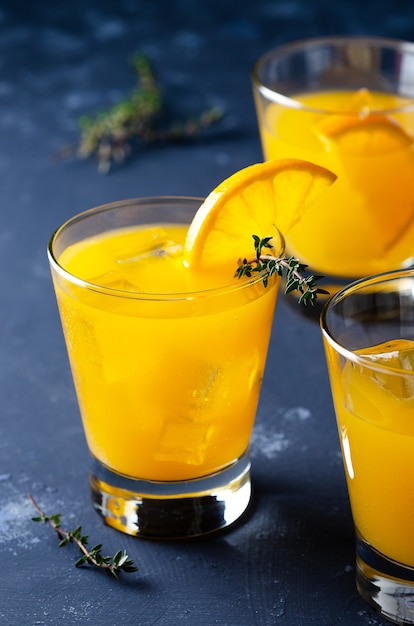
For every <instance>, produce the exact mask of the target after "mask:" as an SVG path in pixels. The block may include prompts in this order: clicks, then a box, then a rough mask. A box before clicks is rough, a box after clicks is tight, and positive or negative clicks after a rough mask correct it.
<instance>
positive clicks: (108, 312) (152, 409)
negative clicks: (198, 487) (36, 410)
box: [54, 224, 277, 481]
mask: <svg viewBox="0 0 414 626" xmlns="http://www.w3.org/2000/svg"><path fill="white" fill-rule="evenodd" d="M186 230H187V228H186V227H184V226H173V225H168V224H167V225H161V226H159V225H154V226H149V227H148V228H146V229H141V230H140V229H136V230H124V231H114V232H111V233H109V234H106V235H104V236H102V235H101V236H99V237H95V238H91V239H88V240H86V241H83V242H81V243H78V244H75V245H74V246H72V247H69V248H68V249H67V250H66V251H65V252H64V253H63V254H62V256H61V257H60V259H59V263H60V265H61V266H62V267H64V268H65V269H66V270H67V271H69V272H70V273H71V274H73V275H75V276H77V277H79V278H81V279H83V280H86V281H88V282H90V283H94V284H96V285H101V286H105V289H102V288H99V287H96V288H91V287H88V288H87V287H85V286H82V285H81V284H76V283H73V282H71V281H68V280H66V279H65V278H64V277H62V276H59V275H58V274H56V273H55V275H54V282H55V289H56V294H57V299H58V304H59V308H60V313H61V319H62V324H63V328H64V332H65V337H66V342H67V347H68V352H69V357H70V362H71V368H72V372H73V377H74V381H75V386H76V389H77V394H78V399H79V404H80V408H81V413H82V418H83V423H84V428H85V432H86V437H87V440H88V445H89V448H90V450H91V452H92V454H93V455H94V456H95V457H96V458H98V459H99V460H100V461H101V462H102V463H103V464H104V465H106V466H107V467H109V468H110V469H112V470H114V471H116V472H118V473H120V474H123V475H126V476H130V477H135V478H143V479H149V480H162V481H165V480H181V479H191V478H197V477H201V476H205V475H208V474H211V473H212V472H214V471H217V470H219V469H221V468H223V467H225V466H227V465H229V464H230V463H232V462H234V461H235V460H236V459H237V458H239V457H240V456H241V455H242V454H243V453H244V452H245V451H246V449H247V447H248V443H249V439H250V435H251V430H252V427H253V421H254V417H255V412H256V407H257V402H258V397H259V390H260V385H261V380H262V377H263V371H264V366H265V359H266V353H267V347H268V340H269V335H270V329H271V324H272V318H273V312H274V306H275V301H276V293H277V289H276V282H274V283H272V284H271V285H269V287H268V288H267V289H266V288H265V287H264V286H263V285H262V284H261V283H257V284H256V285H252V286H249V287H244V288H239V289H237V290H234V289H233V290H228V289H227V290H221V291H220V293H218V292H216V294H215V295H208V292H205V293H204V295H203V294H201V295H200V294H199V295H194V294H193V296H192V297H190V298H186V297H184V296H182V295H181V296H180V295H178V296H177V297H176V298H173V297H170V298H169V299H167V300H166V299H165V298H163V296H156V295H152V296H149V297H147V298H146V297H145V296H143V295H142V292H151V293H152V294H154V292H155V293H159V294H163V293H164V294H165V293H170V294H172V293H178V294H180V293H181V294H182V293H183V292H189V291H191V290H199V289H207V288H209V287H215V286H217V283H218V284H223V282H224V284H227V285H229V284H231V283H233V282H234V283H237V285H238V286H240V283H239V282H238V281H237V280H235V279H234V278H233V276H232V274H230V276H224V277H223V276H222V275H216V276H204V277H203V276H197V275H194V273H193V272H192V271H191V270H189V269H188V268H187V267H186V266H185V264H184V257H183V252H182V244H183V242H184V239H185V235H186ZM117 290H122V291H117ZM137 291H139V292H141V296H140V297H136V294H134V292H137ZM129 294H130V296H129ZM253 328H254V332H253V331H252V329H253Z"/></svg>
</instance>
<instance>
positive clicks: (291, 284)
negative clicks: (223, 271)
mask: <svg viewBox="0 0 414 626" xmlns="http://www.w3.org/2000/svg"><path fill="white" fill-rule="evenodd" d="M252 237H253V240H254V249H255V253H256V256H255V257H254V258H253V259H250V260H248V259H243V260H240V261H239V266H238V268H237V270H236V273H235V276H236V277H237V278H243V277H244V276H246V277H248V278H250V277H251V276H252V274H253V273H256V272H257V273H263V279H262V282H263V284H264V286H265V287H267V284H268V281H269V278H270V276H272V275H273V274H278V275H279V276H283V273H284V272H285V273H286V283H285V293H286V294H287V293H291V292H292V291H298V292H299V294H300V295H299V299H298V302H299V304H301V303H303V304H305V305H307V304H311V305H312V306H314V304H315V302H316V300H317V298H318V295H319V294H326V295H328V294H329V292H328V291H326V290H325V289H321V288H320V287H317V286H316V283H317V281H318V280H320V279H321V278H323V276H313V275H309V276H304V275H303V272H305V271H306V269H307V268H308V266H307V265H305V264H304V263H300V261H298V259H296V258H294V257H285V258H280V257H277V256H274V255H272V254H267V253H263V248H266V249H269V250H272V249H273V246H272V244H271V243H270V242H271V240H272V237H264V238H263V239H262V238H260V237H258V236H257V235H252Z"/></svg>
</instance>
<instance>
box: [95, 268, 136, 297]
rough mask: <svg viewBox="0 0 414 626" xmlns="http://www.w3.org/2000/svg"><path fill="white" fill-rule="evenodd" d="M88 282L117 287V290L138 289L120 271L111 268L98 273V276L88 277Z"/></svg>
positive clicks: (131, 290) (130, 290)
mask: <svg viewBox="0 0 414 626" xmlns="http://www.w3.org/2000/svg"><path fill="white" fill-rule="evenodd" d="M88 282H89V283H91V284H93V285H98V286H99V287H107V288H109V289H118V290H119V291H129V292H135V293H136V292H137V291H140V287H139V285H136V284H134V283H132V282H131V281H129V280H128V279H127V278H126V277H125V276H123V275H122V274H121V273H120V272H117V271H115V270H111V271H109V272H105V273H104V274H100V275H99V276H93V277H92V278H89V279H88Z"/></svg>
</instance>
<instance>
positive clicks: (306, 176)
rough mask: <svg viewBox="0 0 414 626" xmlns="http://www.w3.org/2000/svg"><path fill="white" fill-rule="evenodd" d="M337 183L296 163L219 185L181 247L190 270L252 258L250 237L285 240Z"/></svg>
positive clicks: (267, 166)
mask: <svg viewBox="0 0 414 626" xmlns="http://www.w3.org/2000/svg"><path fill="white" fill-rule="evenodd" d="M335 179H336V176H335V174H333V173H332V172H330V171H329V170H327V169H325V168H323V167H321V166H319V165H315V164H313V163H309V162H307V161H302V160H297V159H286V160H273V161H265V162H264V163H256V164H255V165H251V166H249V167H246V168H244V169H242V170H239V171H237V172H236V173H235V174H233V175H232V176H230V177H229V178H227V179H226V180H224V181H223V182H222V183H220V184H219V185H218V186H217V187H216V188H215V189H214V190H213V191H212V192H211V193H210V194H209V195H208V196H207V198H206V199H205V201H204V202H203V203H202V205H201V206H200V208H199V209H198V211H197V213H196V215H195V216H194V219H193V221H192V223H191V225H190V227H189V229H188V233H187V237H186V241H185V253H186V261H187V264H188V266H189V267H192V268H193V269H200V270H203V269H214V267H218V266H229V264H232V266H233V267H234V266H235V264H236V263H237V261H238V259H240V258H244V257H245V256H251V253H252V250H253V240H252V235H258V236H259V237H261V238H263V237H277V236H278V231H280V232H281V233H282V234H286V233H287V232H288V231H289V229H290V228H292V226H293V225H294V224H295V223H296V222H298V221H299V220H300V218H301V216H302V215H303V213H304V212H305V211H306V210H307V209H308V207H309V205H310V204H311V203H312V201H313V199H314V197H315V196H316V195H317V194H318V193H319V192H320V191H321V190H322V189H323V188H325V187H328V186H329V185H331V184H332V183H333V182H334V181H335Z"/></svg>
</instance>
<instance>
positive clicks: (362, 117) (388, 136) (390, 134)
mask: <svg viewBox="0 0 414 626" xmlns="http://www.w3.org/2000/svg"><path fill="white" fill-rule="evenodd" d="M394 106H395V107H397V103H395V105H394ZM389 107H390V108H393V103H392V101H390V103H389ZM314 131H315V134H316V135H317V136H318V137H319V138H320V139H321V140H322V141H323V142H324V143H326V144H327V146H328V147H329V146H330V145H331V146H332V144H333V143H334V144H336V147H337V148H338V149H339V150H343V151H344V152H347V153H354V154H360V155H364V154H367V155H368V154H379V153H382V152H391V151H394V150H400V149H403V148H404V147H406V146H409V145H411V144H412V143H413V141H414V138H413V137H412V136H411V135H410V134H409V133H407V132H406V130H405V129H404V128H403V127H402V126H401V124H400V123H399V122H398V121H397V120H396V119H395V118H394V117H392V116H390V115H387V114H386V113H379V112H378V110H375V104H374V100H373V96H372V94H371V93H370V92H369V91H368V90H367V89H360V90H359V91H357V92H355V94H352V95H351V96H350V97H349V98H348V99H347V100H344V103H343V113H342V112H341V113H332V114H328V115H326V117H324V118H323V120H321V121H320V122H318V123H317V124H316V125H315V127H314Z"/></svg>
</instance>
